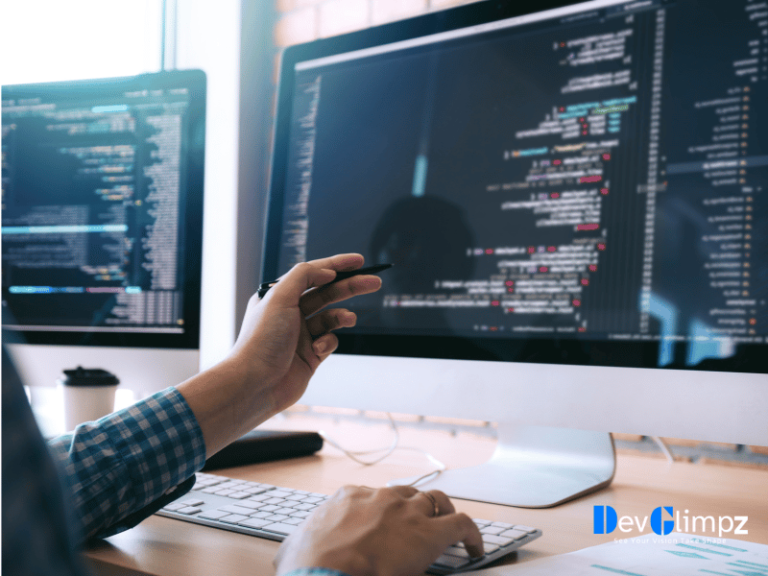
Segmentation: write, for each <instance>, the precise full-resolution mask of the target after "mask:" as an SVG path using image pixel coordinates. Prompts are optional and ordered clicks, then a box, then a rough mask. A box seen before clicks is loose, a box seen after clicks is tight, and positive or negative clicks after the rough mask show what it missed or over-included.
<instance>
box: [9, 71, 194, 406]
mask: <svg viewBox="0 0 768 576" xmlns="http://www.w3.org/2000/svg"><path fill="white" fill-rule="evenodd" d="M205 95H206V81H205V75H204V73H202V72H200V71H183V72H165V73H159V74H146V75H141V76H136V77H130V78H115V79H107V80H93V81H77V82H60V83H51V84H34V85H23V86H21V85H19V86H3V88H2V193H3V204H2V305H3V328H4V333H5V334H11V335H12V336H16V338H13V337H12V339H14V340H17V341H20V342H24V344H14V345H12V347H11V348H12V353H13V354H14V355H15V356H16V360H17V365H18V367H19V370H20V371H21V372H22V373H23V375H24V377H25V378H24V379H25V382H26V383H27V384H30V385H48V386H50V385H53V384H54V383H55V381H56V379H57V378H58V377H59V376H60V375H61V371H62V369H64V368H73V367H76V366H78V365H82V366H85V367H100V368H105V369H107V370H110V371H112V372H113V373H115V374H116V375H117V376H118V378H120V380H121V382H122V384H123V385H124V386H125V387H126V388H128V389H132V390H134V391H135V392H136V393H138V394H140V395H143V394H145V393H148V392H153V391H156V390H157V389H160V388H164V387H165V386H169V385H172V384H177V383H178V382H180V381H183V380H185V379H186V378H188V377H189V376H191V375H193V374H195V373H196V372H197V371H198V370H199V364H200V361H199V339H200V271H201V258H202V211H203V161H204V149H205V148H204V146H205V101H206V98H205ZM6 331H7V332H6Z"/></svg>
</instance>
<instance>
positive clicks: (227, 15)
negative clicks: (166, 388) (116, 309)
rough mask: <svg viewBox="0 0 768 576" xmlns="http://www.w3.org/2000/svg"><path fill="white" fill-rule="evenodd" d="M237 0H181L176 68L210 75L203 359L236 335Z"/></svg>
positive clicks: (213, 358) (223, 350) (219, 354)
mask: <svg viewBox="0 0 768 576" xmlns="http://www.w3.org/2000/svg"><path fill="white" fill-rule="evenodd" d="M240 4H241V3H240V0H226V1H221V2H216V3H214V2H209V1H206V0H180V1H179V3H178V7H177V10H178V12H177V13H178V27H177V36H176V38H177V52H176V58H177V61H176V66H177V68H180V69H181V68H184V69H188V68H198V69H201V70H203V71H204V72H205V73H206V75H207V77H208V110H207V121H206V150H205V154H206V158H205V197H206V199H205V209H204V214H203V219H204V226H203V288H202V318H201V338H200V363H201V367H202V368H207V367H209V366H211V365H213V364H215V363H216V362H218V361H219V360H221V359H222V358H223V357H224V356H225V355H226V354H227V352H228V351H229V349H230V348H231V347H232V345H233V343H234V336H235V262H236V254H237V250H236V235H237V187H238V178H237V172H238V117H239V90H240V10H241V5H240Z"/></svg>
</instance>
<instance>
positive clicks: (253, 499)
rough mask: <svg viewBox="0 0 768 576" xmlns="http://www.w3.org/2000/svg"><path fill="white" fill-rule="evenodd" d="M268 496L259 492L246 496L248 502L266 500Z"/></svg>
mask: <svg viewBox="0 0 768 576" xmlns="http://www.w3.org/2000/svg"><path fill="white" fill-rule="evenodd" d="M268 498H269V496H267V495H266V494H259V495H257V496H251V497H250V498H248V500H249V501H250V502H262V503H263V502H264V500H267V499H268Z"/></svg>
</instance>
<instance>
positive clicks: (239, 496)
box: [229, 492, 250, 500]
mask: <svg viewBox="0 0 768 576" xmlns="http://www.w3.org/2000/svg"><path fill="white" fill-rule="evenodd" d="M249 496H250V494H248V492H235V493H234V494H230V495H229V498H234V499H235V500H244V499H245V498H248V497H249Z"/></svg>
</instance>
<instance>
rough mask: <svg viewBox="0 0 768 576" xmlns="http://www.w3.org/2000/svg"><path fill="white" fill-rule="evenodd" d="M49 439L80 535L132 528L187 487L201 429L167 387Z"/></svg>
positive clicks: (199, 461)
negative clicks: (69, 431)
mask: <svg viewBox="0 0 768 576" xmlns="http://www.w3.org/2000/svg"><path fill="white" fill-rule="evenodd" d="M49 447H50V449H51V453H52V454H53V457H54V459H55V460H56V461H57V462H58V464H59V469H60V470H61V471H62V472H63V474H64V483H65V485H66V486H67V487H68V488H69V491H70V494H71V496H70V498H69V500H70V502H71V507H72V508H73V510H74V515H73V516H74V517H75V518H76V519H77V520H78V521H79V523H80V526H79V527H78V528H79V533H80V534H81V536H82V538H83V539H87V538H92V537H99V538H104V537H107V536H111V535H113V534H117V533H118V532H122V531H123V530H126V529H128V528H132V527H133V526H135V525H136V524H138V523H139V522H141V521H142V520H144V519H145V518H147V517H148V516H150V515H151V514H154V513H155V512H156V511H157V510H159V509H160V508H162V507H163V506H165V505H167V504H168V503H169V502H170V501H172V500H175V499H176V498H178V497H179V496H181V495H183V494H184V493H186V492H188V491H189V490H190V489H191V488H192V485H193V484H194V473H195V472H197V471H198V470H200V469H201V468H202V467H203V465H204V464H205V443H204V441H203V435H202V431H201V430H200V427H199V425H198V423H197V419H196V418H195V416H194V414H193V413H192V410H191V409H190V408H189V406H188V405H187V403H186V401H185V400H184V398H183V396H182V395H181V394H180V393H179V392H178V391H177V390H176V389H175V388H168V389H166V390H164V391H162V392H158V393H157V394H155V395H154V396H151V397H149V398H147V399H145V400H142V401H140V402H138V403H137V404H134V405H133V406H131V407H130V408H126V409H125V410H121V411H118V412H115V413H114V414H110V415H109V416H105V417H104V418H101V419H100V420H98V421H96V422H87V423H84V424H81V425H79V426H78V427H77V428H76V429H75V430H74V432H71V433H68V434H65V435H63V436H60V437H58V438H56V439H54V440H52V441H51V442H49Z"/></svg>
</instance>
